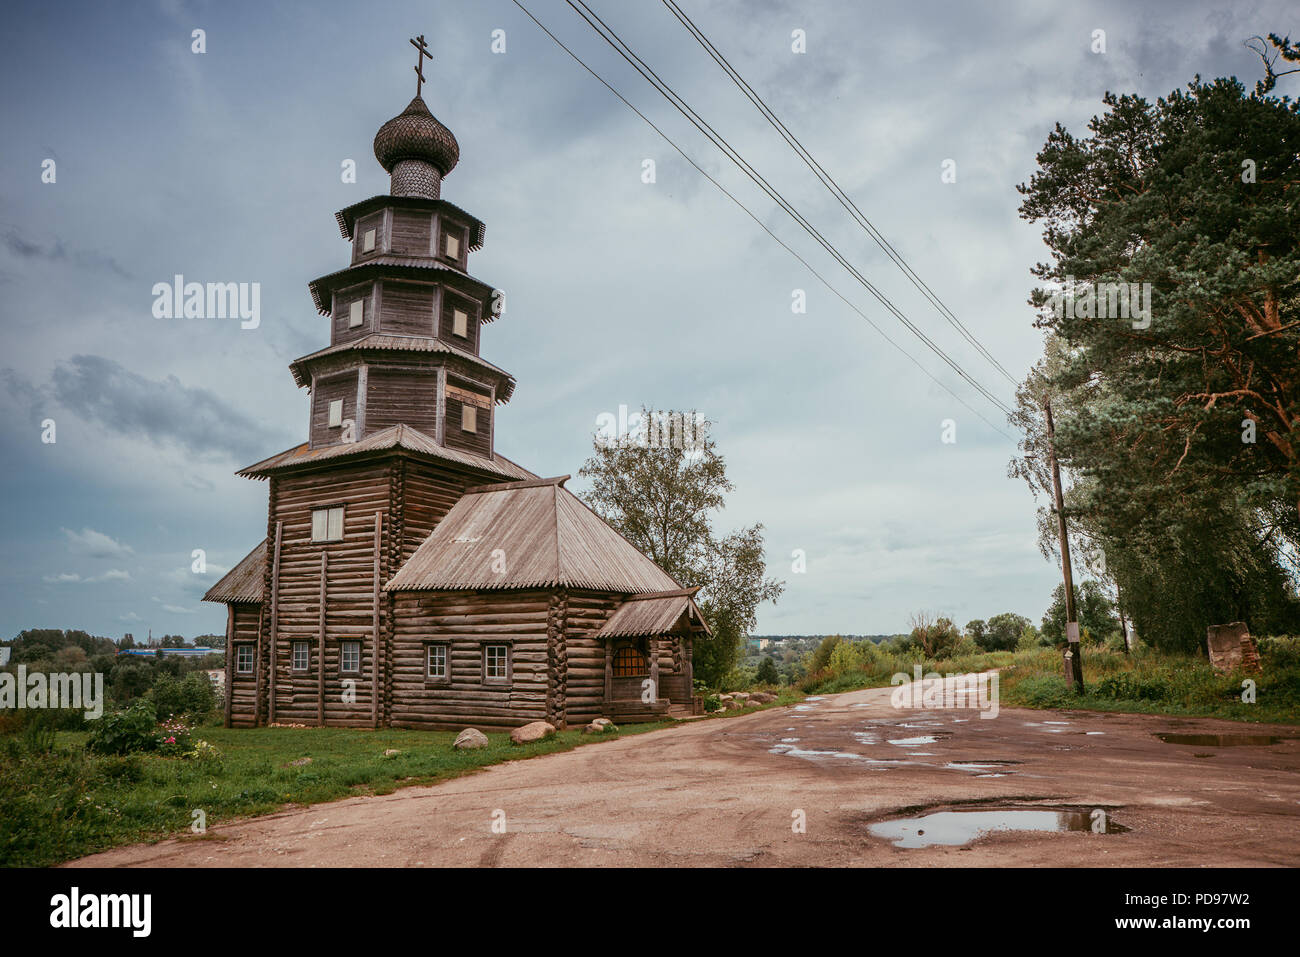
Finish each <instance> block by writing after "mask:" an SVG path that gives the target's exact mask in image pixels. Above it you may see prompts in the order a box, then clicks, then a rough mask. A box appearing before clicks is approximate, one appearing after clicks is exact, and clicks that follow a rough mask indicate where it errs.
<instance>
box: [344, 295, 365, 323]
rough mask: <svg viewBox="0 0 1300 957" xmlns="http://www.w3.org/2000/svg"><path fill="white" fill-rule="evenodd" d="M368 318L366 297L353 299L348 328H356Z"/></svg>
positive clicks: (349, 310)
mask: <svg viewBox="0 0 1300 957" xmlns="http://www.w3.org/2000/svg"><path fill="white" fill-rule="evenodd" d="M365 318H366V301H365V300H364V299H353V300H352V305H350V306H348V328H349V329H355V328H356V327H357V326H359V325H361V323H362V322H364V321H365Z"/></svg>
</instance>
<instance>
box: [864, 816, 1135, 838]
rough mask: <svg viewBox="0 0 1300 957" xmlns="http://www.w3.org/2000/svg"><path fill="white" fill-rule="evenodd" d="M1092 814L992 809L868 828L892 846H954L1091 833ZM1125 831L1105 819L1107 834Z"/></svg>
mask: <svg viewBox="0 0 1300 957" xmlns="http://www.w3.org/2000/svg"><path fill="white" fill-rule="evenodd" d="M1092 813H1093V812H1091V811H1080V810H1073V809H1071V810H1050V809H1049V810H1034V811H1027V810H1007V809H999V810H991V811H937V812H935V813H934V814H927V815H925V816H924V817H911V818H902V819H899V820H895V821H880V822H878V823H876V824H873V825H871V828H870V830H871V833H872V835H874V836H875V837H880V838H884V839H885V840H887V841H892V842H893V844H894V846H895V847H929V846H931V845H934V844H942V845H945V846H948V847H957V846H960V845H962V844H969V843H970V842H971V841H973V840H975V839H976V838H979V837H982V836H984V835H985V834H991V833H993V832H995V831H1089V832H1090V831H1092ZM1127 830H1128V828H1126V827H1124V826H1123V825H1122V824H1116V823H1115V822H1114V821H1113V820H1111V819H1110V816H1109V815H1107V817H1106V833H1107V834H1119V833H1122V832H1124V831H1127Z"/></svg>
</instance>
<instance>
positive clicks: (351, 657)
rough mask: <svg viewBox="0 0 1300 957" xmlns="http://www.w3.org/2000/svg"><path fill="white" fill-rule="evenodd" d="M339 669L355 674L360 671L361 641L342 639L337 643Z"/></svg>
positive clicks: (345, 672)
mask: <svg viewBox="0 0 1300 957" xmlns="http://www.w3.org/2000/svg"><path fill="white" fill-rule="evenodd" d="M339 671H341V672H343V673H344V674H357V673H358V672H359V671H361V642H359V641H344V642H342V643H340V645H339Z"/></svg>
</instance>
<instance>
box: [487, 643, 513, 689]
mask: <svg viewBox="0 0 1300 957" xmlns="http://www.w3.org/2000/svg"><path fill="white" fill-rule="evenodd" d="M483 680H484V681H492V682H497V683H500V684H505V683H507V682H509V681H510V646H509V645H484V646H483Z"/></svg>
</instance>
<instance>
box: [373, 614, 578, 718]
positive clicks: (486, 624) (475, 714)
mask: <svg viewBox="0 0 1300 957" xmlns="http://www.w3.org/2000/svg"><path fill="white" fill-rule="evenodd" d="M551 599H552V593H551V592H549V591H545V590H537V591H511V592H491V591H465V592H430V593H421V592H408V593H406V594H402V595H398V596H397V598H396V602H395V607H394V618H395V633H394V638H393V703H392V723H393V725H394V726H396V727H405V728H447V729H458V728H465V727H478V728H511V727H518V726H519V725H523V724H527V723H528V722H530V721H541V720H544V719H545V718H546V717H547V713H546V703H547V685H548V668H547V665H548V656H547V623H548V618H549V614H550V609H551ZM430 641H437V642H443V643H446V644H447V646H448V660H449V663H450V676H449V678H448V680H447V681H446V682H432V681H430V680H429V679H428V678H427V659H426V651H425V648H426V647H427V645H428V643H429V642H430ZM488 644H506V645H509V646H510V648H511V669H512V675H511V681H510V682H509V684H507V685H496V684H490V683H487V682H485V681H484V678H483V662H482V654H483V647H484V646H485V645H488Z"/></svg>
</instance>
